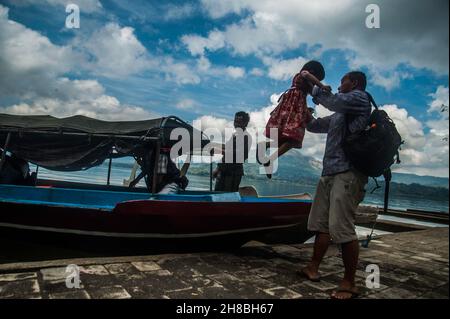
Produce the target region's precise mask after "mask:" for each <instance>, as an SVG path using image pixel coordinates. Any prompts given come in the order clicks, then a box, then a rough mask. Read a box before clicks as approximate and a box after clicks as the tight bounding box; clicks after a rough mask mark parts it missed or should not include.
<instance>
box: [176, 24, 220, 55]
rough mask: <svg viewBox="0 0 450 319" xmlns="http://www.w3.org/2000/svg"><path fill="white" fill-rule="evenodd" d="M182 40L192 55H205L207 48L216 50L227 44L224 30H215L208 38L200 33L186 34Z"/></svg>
mask: <svg viewBox="0 0 450 319" xmlns="http://www.w3.org/2000/svg"><path fill="white" fill-rule="evenodd" d="M181 42H182V43H183V44H184V45H186V47H187V48H188V50H189V52H191V54H192V55H194V56H197V55H204V54H205V50H206V49H208V50H210V51H216V50H218V49H220V48H223V47H224V45H225V40H224V35H223V33H222V32H220V31H217V30H213V31H211V32H210V33H209V35H208V37H207V38H204V37H201V36H198V35H184V36H182V37H181Z"/></svg>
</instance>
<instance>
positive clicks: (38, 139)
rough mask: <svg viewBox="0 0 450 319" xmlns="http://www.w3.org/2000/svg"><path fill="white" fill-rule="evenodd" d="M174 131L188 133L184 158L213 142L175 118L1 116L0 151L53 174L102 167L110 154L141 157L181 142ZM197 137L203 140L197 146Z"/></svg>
mask: <svg viewBox="0 0 450 319" xmlns="http://www.w3.org/2000/svg"><path fill="white" fill-rule="evenodd" d="M176 128H184V129H186V130H187V131H188V132H189V134H190V138H191V143H190V146H191V147H190V149H188V150H184V153H185V154H186V153H193V152H194V151H196V152H197V151H199V150H200V151H201V149H203V147H204V146H205V145H207V144H208V143H209V139H208V138H207V137H206V136H205V135H204V134H203V133H202V132H200V131H198V130H196V129H194V128H193V127H192V126H191V125H189V124H188V123H186V122H184V121H182V120H181V119H179V118H177V117H174V116H170V117H163V118H156V119H149V120H144V121H123V122H107V121H101V120H97V119H93V118H89V117H85V116H81V115H76V116H72V117H67V118H56V117H53V116H48V115H35V116H21V115H9V114H0V149H6V150H7V151H8V152H11V153H12V154H14V155H15V156H16V157H18V158H21V159H23V160H25V161H28V162H30V163H33V164H36V165H39V166H41V167H44V168H47V169H50V170H58V171H78V170H85V169H88V168H91V167H94V166H97V165H100V164H102V163H103V162H104V161H105V160H106V159H107V158H109V157H111V156H113V157H124V156H133V157H142V155H143V153H145V152H148V151H149V150H152V149H154V148H156V147H158V149H159V147H163V148H170V147H172V146H173V145H174V144H175V143H177V142H178V140H171V139H170V133H171V132H172V131H173V130H174V129H176ZM194 136H197V137H199V139H198V140H199V142H197V144H198V145H196V144H195V143H194V142H193V139H194ZM179 139H180V137H179ZM0 151H1V150H0ZM179 155H181V154H179Z"/></svg>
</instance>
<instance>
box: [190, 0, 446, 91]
mask: <svg viewBox="0 0 450 319" xmlns="http://www.w3.org/2000/svg"><path fill="white" fill-rule="evenodd" d="M370 3H376V4H378V5H379V7H380V9H381V21H382V23H381V28H380V29H368V28H366V26H365V19H366V17H367V15H368V14H367V13H366V12H365V8H366V6H367V5H368V4H370ZM202 5H203V8H204V9H205V10H206V12H207V13H208V14H209V15H210V16H211V17H212V18H222V17H224V16H226V15H227V14H237V15H240V16H241V20H240V21H238V22H232V23H230V24H228V25H226V26H225V27H223V28H222V29H221V30H214V31H213V33H212V32H211V33H209V34H208V35H207V36H199V35H189V36H188V37H189V39H195V41H194V42H195V45H194V43H190V44H188V43H186V42H185V44H186V45H188V48H189V50H190V52H191V53H192V54H203V52H204V51H205V50H209V51H215V50H219V49H223V48H226V49H229V50H230V51H231V52H232V53H233V54H239V55H250V54H254V55H256V56H259V57H261V56H273V55H276V54H279V53H281V52H284V51H286V50H289V49H294V48H298V47H300V45H301V44H307V45H308V46H309V47H310V48H311V47H316V48H317V47H318V48H320V50H319V51H320V52H324V51H326V50H328V49H342V50H345V51H350V52H353V53H354V54H349V62H350V64H354V65H360V66H361V65H363V66H367V67H368V68H369V70H371V72H370V74H371V75H372V76H373V77H374V83H376V84H377V85H381V86H384V87H387V88H390V87H395V86H397V85H398V83H399V80H401V79H402V77H404V76H408V75H405V74H402V73H401V72H400V73H392V71H393V70H395V69H396V67H397V66H398V65H399V64H403V63H404V64H409V65H411V66H413V67H415V68H419V69H420V68H428V69H431V70H433V71H435V72H437V73H439V74H448V54H449V49H448V45H446V44H447V43H448V13H447V12H448V1H446V0H436V1H435V2H433V4H430V3H429V2H421V1H415V2H414V3H412V2H410V1H407V0H399V1H389V0H375V1H374V0H363V1H361V0H342V1H330V0H315V1H298V0H280V1H276V2H274V1H272V0H236V1H214V0H202ZM343 17H345V18H343ZM318 21H320V23H318ZM430 21H432V23H430ZM214 39H220V41H214ZM424 57H426V58H424ZM377 70H382V71H383V72H377ZM273 74H274V76H275V77H284V78H285V77H286V75H284V73H283V72H281V73H277V72H274V73H273Z"/></svg>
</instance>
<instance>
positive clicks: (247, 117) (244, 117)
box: [234, 111, 250, 125]
mask: <svg viewBox="0 0 450 319" xmlns="http://www.w3.org/2000/svg"><path fill="white" fill-rule="evenodd" d="M234 117H235V118H236V117H242V118H243V119H244V121H245V125H247V124H248V123H249V122H250V115H249V114H248V113H246V112H243V111H241V112H237V113H236V115H235V116H234Z"/></svg>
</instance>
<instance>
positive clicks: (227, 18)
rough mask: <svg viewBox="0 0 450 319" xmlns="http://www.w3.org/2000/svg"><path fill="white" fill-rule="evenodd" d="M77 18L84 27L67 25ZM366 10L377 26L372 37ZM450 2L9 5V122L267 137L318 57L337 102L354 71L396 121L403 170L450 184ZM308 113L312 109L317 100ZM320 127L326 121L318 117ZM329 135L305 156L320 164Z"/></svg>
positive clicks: (1, 59)
mask: <svg viewBox="0 0 450 319" xmlns="http://www.w3.org/2000/svg"><path fill="white" fill-rule="evenodd" d="M69 3H71V4H76V5H77V6H78V8H79V10H80V27H79V28H68V27H67V26H66V19H67V18H68V16H70V14H71V13H72V12H71V11H69V12H66V7H67V5H68V4H69ZM368 4H376V5H377V6H378V8H379V13H380V14H379V17H380V19H379V22H380V23H379V28H368V27H367V26H366V20H367V18H368V16H369V15H371V14H372V12H366V8H367V5H368ZM448 6H449V4H448V1H447V0H431V1H415V0H397V1H391V0H378V1H376V0H370V1H369V0H367V1H366V0H340V1H334V0H315V1H303V0H277V1H273V0H230V1H218V0H216V1H214V0H191V1H165V2H163V1H153V0H149V1H144V0H133V1H122V0H73V1H70V2H68V1H66V0H20V1H14V0H0V113H10V114H50V115H53V116H57V117H65V116H71V115H76V114H81V115H86V116H91V117H95V118H99V119H103V120H139V119H147V118H152V117H158V116H167V115H176V116H179V117H181V118H182V119H184V120H186V121H188V122H193V123H197V124H196V125H199V124H198V123H201V125H202V126H201V128H202V129H206V128H216V129H220V130H223V129H224V128H225V127H230V126H232V118H233V116H234V113H235V112H237V111H241V110H243V111H247V112H249V113H250V115H251V124H250V125H251V127H253V128H255V129H258V130H261V129H262V128H264V126H265V123H266V121H267V119H268V116H269V114H270V112H271V111H272V110H273V108H274V107H275V106H276V103H277V98H278V96H279V95H280V94H281V93H282V92H284V91H285V90H286V89H287V88H289V87H290V84H291V79H292V76H293V75H295V73H297V72H298V71H299V70H300V68H301V66H302V65H303V64H304V63H305V62H306V61H308V60H311V59H315V60H319V61H321V62H322V63H323V65H324V67H325V70H326V78H325V81H324V82H326V83H327V84H329V85H331V86H332V88H333V90H334V91H337V87H338V86H339V82H340V78H341V77H342V76H343V75H344V74H345V73H346V72H348V71H350V70H362V71H364V72H365V73H366V74H367V76H368V88H367V90H368V91H369V92H370V93H371V94H372V95H373V96H374V98H375V100H376V101H377V103H378V105H380V106H381V107H382V108H383V109H384V110H386V111H387V112H388V113H389V115H390V116H391V117H392V119H393V120H394V121H395V123H396V125H397V127H398V130H399V131H400V133H401V135H402V137H403V139H404V140H405V145H404V146H403V148H402V151H401V159H402V164H401V165H399V166H397V167H396V168H395V170H396V171H398V172H404V173H413V174H418V175H432V176H440V177H448V175H449V168H448V167H449V165H448V164H449V162H448V150H449V147H448V143H449V142H448V131H449V124H448V123H449V122H448V108H447V109H445V108H444V110H443V108H442V105H447V106H448V105H449V88H448V87H449V84H448V69H449V65H448V58H449V44H448V40H449V33H448V32H449V31H448V26H449V18H448ZM309 104H310V106H314V105H313V103H312V102H311V100H310V99H309ZM316 113H317V115H318V116H326V115H328V114H330V113H329V112H328V111H327V110H326V109H325V108H323V107H322V106H317V107H316ZM324 147H325V136H324V135H317V134H309V133H308V134H307V135H306V137H305V142H304V148H303V149H302V150H300V151H299V152H300V153H302V154H303V155H307V156H312V157H314V158H316V159H318V160H320V159H321V158H322V156H323V152H324Z"/></svg>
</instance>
